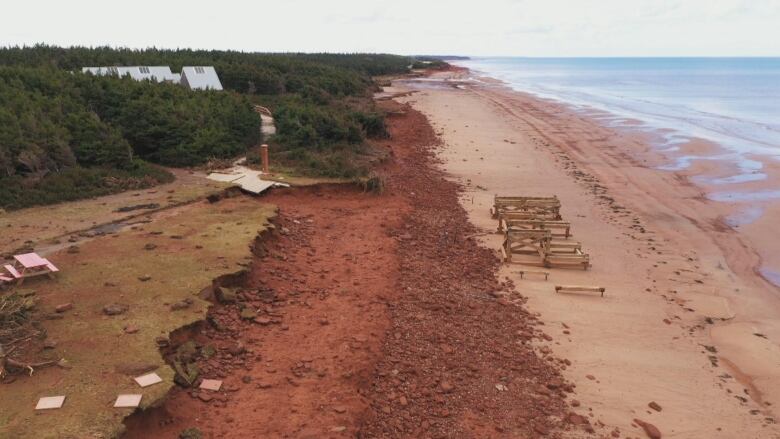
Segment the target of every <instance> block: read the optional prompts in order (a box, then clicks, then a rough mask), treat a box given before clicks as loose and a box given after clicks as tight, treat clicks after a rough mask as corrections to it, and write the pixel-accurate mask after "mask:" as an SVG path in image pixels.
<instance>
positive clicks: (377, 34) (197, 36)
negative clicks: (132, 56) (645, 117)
mask: <svg viewBox="0 0 780 439" xmlns="http://www.w3.org/2000/svg"><path fill="white" fill-rule="evenodd" d="M0 11H1V12H0V45H3V46H8V45H25V44H26V45H31V44H35V43H47V44H53V45H60V46H70V45H84V46H97V45H109V46H114V47H117V46H124V47H133V48H144V47H151V46H155V47H164V48H177V47H191V48H202V49H233V50H242V51H258V52H287V51H296V52H383V53H397V54H403V55H414V54H436V55H467V56H468V55H470V56H780V0H480V1H474V0H472V1H468V2H466V1H462V0H449V1H426V0H393V1H378V0H316V1H315V0H276V1H267V0H254V1H247V0H244V1H239V0H212V1H203V0H189V1H186V2H182V1H179V2H173V1H166V0H132V1H130V0H124V1H111V0H100V1H95V0H23V1H20V0H4V1H3V4H2V7H0Z"/></svg>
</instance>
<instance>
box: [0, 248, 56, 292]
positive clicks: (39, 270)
mask: <svg viewBox="0 0 780 439" xmlns="http://www.w3.org/2000/svg"><path fill="white" fill-rule="evenodd" d="M14 260H15V262H14V264H13V265H11V264H8V265H6V266H5V269H6V270H8V272H9V273H11V276H13V277H14V278H15V279H17V280H18V281H19V284H20V285H21V283H22V282H24V279H25V278H28V277H33V276H40V275H42V274H48V275H52V274H53V273H56V272H58V271H60V270H59V269H58V268H57V267H55V266H54V264H52V263H51V262H49V260H48V259H46V258H42V257H40V256H39V255H38V254H37V253H25V254H21V255H16V256H14Z"/></svg>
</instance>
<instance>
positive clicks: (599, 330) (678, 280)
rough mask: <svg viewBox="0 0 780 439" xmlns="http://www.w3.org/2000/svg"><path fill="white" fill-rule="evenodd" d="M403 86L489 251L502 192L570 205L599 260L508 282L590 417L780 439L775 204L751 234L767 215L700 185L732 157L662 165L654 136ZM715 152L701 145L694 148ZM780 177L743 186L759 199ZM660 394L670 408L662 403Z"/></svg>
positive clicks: (479, 89) (479, 86)
mask: <svg viewBox="0 0 780 439" xmlns="http://www.w3.org/2000/svg"><path fill="white" fill-rule="evenodd" d="M460 75H463V74H462V73H460ZM452 76H453V73H451V72H448V73H442V74H437V75H434V78H435V79H440V80H444V79H446V78H452ZM460 79H463V78H462V77H461V78H460ZM396 88H397V89H398V90H397V91H404V90H405V89H413V90H417V93H414V94H412V95H411V96H408V97H402V98H399V100H401V101H403V102H410V103H411V104H412V105H413V106H414V107H415V108H416V109H419V110H421V111H422V112H423V113H424V114H426V115H427V116H428V117H429V119H430V120H431V122H432V124H433V126H434V128H435V129H436V131H437V133H439V134H440V135H441V137H442V140H443V141H444V147H443V148H442V150H441V158H442V159H443V162H444V163H443V166H444V167H445V169H446V170H447V171H448V172H449V173H450V174H451V176H452V178H454V179H457V180H458V181H460V182H462V183H463V184H464V185H466V187H467V191H466V192H465V193H464V194H463V197H462V200H461V202H462V203H463V205H464V207H465V208H466V209H467V210H468V212H469V215H470V219H471V221H472V222H473V223H474V224H475V225H476V226H477V227H479V228H480V229H481V230H482V231H483V232H484V235H483V237H482V239H483V243H484V245H486V246H488V247H490V248H494V249H496V250H498V248H499V246H500V243H501V236H500V235H498V234H495V233H494V232H495V229H496V221H495V220H493V219H491V218H490V215H489V213H488V210H489V208H490V206H491V204H492V199H493V196H494V194H502V195H552V194H555V195H557V196H558V197H559V198H560V199H561V201H562V204H563V209H562V214H563V216H564V219H565V220H567V221H570V222H571V223H572V226H573V228H572V230H573V233H574V239H575V240H577V241H580V242H582V244H583V249H584V251H586V252H587V253H589V254H590V256H591V261H592V263H593V267H592V268H591V269H590V270H589V271H582V270H563V269H553V270H551V275H550V280H549V281H547V282H545V281H544V280H543V279H535V278H534V279H528V278H527V279H525V280H521V279H520V276H519V275H518V273H517V271H518V270H519V269H521V266H519V265H512V266H505V267H504V268H503V272H502V274H503V275H505V276H507V277H508V278H510V279H512V280H513V281H514V282H515V283H516V285H517V287H518V290H519V291H520V292H521V293H522V294H524V295H526V296H528V297H529V302H528V306H529V309H530V310H531V311H535V312H538V313H540V314H541V318H542V320H543V321H544V322H545V323H546V326H547V331H548V333H549V334H550V335H552V336H553V341H552V342H551V343H550V347H551V348H552V349H553V351H554V352H555V353H556V354H557V355H559V356H562V357H564V358H567V359H569V360H570V361H571V362H572V365H571V366H570V367H568V369H567V370H566V372H565V375H566V377H567V378H568V379H570V380H572V381H573V382H574V383H576V385H577V395H576V396H575V397H576V398H577V399H578V400H579V402H580V403H581V404H582V406H581V407H580V408H579V409H578V411H579V412H581V413H583V414H590V415H592V421H594V422H599V421H600V422H602V423H603V424H604V427H603V432H605V433H608V432H612V431H613V429H614V428H617V429H619V430H620V432H621V437H625V436H637V435H639V436H640V437H643V436H642V435H643V433H641V430H640V429H639V428H637V426H636V424H632V421H633V420H634V419H635V418H638V419H641V420H643V421H647V422H651V423H653V424H654V425H656V426H657V427H658V428H659V429H660V430H661V431H662V432H663V433H664V437H685V438H700V437H701V438H704V437H706V438H734V437H741V438H773V437H780V428H778V427H777V426H775V424H774V418H775V417H776V415H777V414H776V413H775V405H776V404H780V368H778V367H777V365H778V364H780V346H778V343H779V342H780V299H778V297H780V296H778V291H777V289H776V287H774V286H773V285H771V284H770V283H769V282H767V281H766V280H765V279H763V278H762V277H761V276H759V275H758V273H757V272H758V270H759V269H760V267H761V266H762V264H763V262H764V261H763V260H762V256H760V254H766V253H772V250H774V247H776V246H778V245H779V244H780V243H778V242H777V240H773V239H772V236H773V235H772V223H773V221H772V218H774V219H775V220H776V218H778V216H777V215H778V214H780V212H778V210H777V209H775V208H771V207H769V208H766V209H764V211H763V216H760V217H759V218H758V220H755V221H753V222H750V223H749V224H744V225H740V226H739V227H738V230H740V233H737V232H736V231H735V229H733V228H731V227H729V226H727V222H728V220H731V221H737V223H738V222H739V219H740V216H739V215H740V214H742V215H743V218H744V215H747V217H746V218H747V220H752V219H755V218H751V215H753V216H754V217H755V216H756V213H755V212H752V213H751V212H750V211H748V212H744V206H740V205H732V204H728V203H721V202H714V201H712V200H710V199H708V198H707V196H706V193H707V188H702V187H701V186H697V185H694V184H692V183H691V182H690V180H689V177H691V176H693V175H701V174H711V175H720V176H723V177H727V176H729V175H733V172H731V170H729V169H723V168H722V164H720V163H715V162H712V163H708V162H700V161H697V162H694V165H693V166H691V167H689V168H687V169H685V170H684V171H679V172H670V171H662V170H658V169H657V167H658V166H660V165H662V164H664V163H668V159H667V158H665V157H662V156H661V155H660V154H659V153H658V152H656V151H655V150H654V149H653V148H652V147H651V146H650V144H649V142H648V140H649V139H648V138H647V136H643V135H640V134H631V133H627V132H625V131H617V130H615V129H613V128H608V127H605V126H603V125H601V124H599V123H598V122H597V121H596V120H594V119H591V118H589V117H588V115H585V114H578V113H574V112H573V111H570V110H568V109H567V108H565V107H563V106H561V105H558V104H555V103H552V102H549V101H543V100H540V99H537V98H534V97H532V96H530V95H526V94H522V93H517V92H513V91H511V90H509V89H507V88H504V87H502V86H501V85H500V84H497V83H495V82H491V81H484V82H482V83H474V82H468V81H465V82H459V83H458V82H450V83H441V82H440V83H436V82H433V81H425V82H414V81H412V82H403V83H399V84H396ZM713 147H714V146H713V145H711V144H706V143H704V142H696V141H694V142H691V143H690V144H688V145H684V147H683V149H684V153H685V154H691V153H692V152H694V151H696V150H701V151H703V150H706V149H710V148H713ZM705 168H707V169H705ZM773 180H774V179H773V178H771V177H770V178H768V179H766V180H764V181H762V182H755V181H754V182H746V183H743V185H744V187H746V188H750V189H751V190H756V189H757V188H760V187H762V185H771V183H772V181H773ZM740 209H742V210H740ZM762 237H763V239H762ZM772 241H775V242H772ZM755 242H760V243H761V245H760V246H759V245H756V244H754V243H755ZM757 247H761V253H759V252H758V251H757V250H756V248H757ZM556 284H582V285H598V286H603V287H605V288H606V289H607V293H606V296H605V297H604V298H601V297H598V296H589V295H563V294H556V293H555V292H554V285H556ZM651 401H653V402H656V403H657V404H659V405H660V406H661V407H662V408H663V409H662V411H660V412H657V411H655V410H652V409H650V408H648V403H650V402H651Z"/></svg>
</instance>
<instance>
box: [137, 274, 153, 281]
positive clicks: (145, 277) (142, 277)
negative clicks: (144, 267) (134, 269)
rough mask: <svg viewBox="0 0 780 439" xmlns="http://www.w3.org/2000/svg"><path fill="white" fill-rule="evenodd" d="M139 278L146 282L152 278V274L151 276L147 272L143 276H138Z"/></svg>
mask: <svg viewBox="0 0 780 439" xmlns="http://www.w3.org/2000/svg"><path fill="white" fill-rule="evenodd" d="M138 280H140V281H141V282H146V281H149V280H152V276H149V275H148V274H145V275H143V276H138Z"/></svg>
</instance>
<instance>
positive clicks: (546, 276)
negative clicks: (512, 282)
mask: <svg viewBox="0 0 780 439" xmlns="http://www.w3.org/2000/svg"><path fill="white" fill-rule="evenodd" d="M518 273H520V279H523V277H524V276H525V275H526V274H539V275H544V280H547V278H548V277H549V276H550V272H549V271H541V270H519V271H518Z"/></svg>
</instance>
